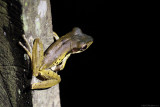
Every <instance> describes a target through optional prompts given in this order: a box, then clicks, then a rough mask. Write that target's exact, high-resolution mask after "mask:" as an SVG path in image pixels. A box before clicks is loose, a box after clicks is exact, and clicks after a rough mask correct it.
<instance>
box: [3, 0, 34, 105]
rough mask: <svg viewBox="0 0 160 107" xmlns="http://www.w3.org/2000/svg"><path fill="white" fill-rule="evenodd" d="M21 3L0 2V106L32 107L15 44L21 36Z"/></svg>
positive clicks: (20, 52) (23, 63)
mask: <svg viewBox="0 0 160 107" xmlns="http://www.w3.org/2000/svg"><path fill="white" fill-rule="evenodd" d="M21 8H22V7H21V4H20V3H19V2H18V1H12V0H8V1H7V0H4V1H2V0H0V20H1V21H0V107H23V106H24V107H31V106H32V99H31V91H29V90H27V86H29V84H30V80H31V79H29V74H30V73H31V72H29V71H28V68H27V63H26V61H25V60H24V54H23V53H24V51H23V50H22V49H21V48H20V46H19V45H18V41H19V40H20V38H21V35H22V34H23V23H22V21H21V18H20V17H21V14H22V10H21Z"/></svg>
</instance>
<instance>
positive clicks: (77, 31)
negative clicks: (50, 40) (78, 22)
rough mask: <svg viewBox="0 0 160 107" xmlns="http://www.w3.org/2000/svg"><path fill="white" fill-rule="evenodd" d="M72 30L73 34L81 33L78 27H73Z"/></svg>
mask: <svg viewBox="0 0 160 107" xmlns="http://www.w3.org/2000/svg"><path fill="white" fill-rule="evenodd" d="M72 32H73V34H74V35H81V34H82V31H81V29H80V28H78V27H74V28H73V30H72Z"/></svg>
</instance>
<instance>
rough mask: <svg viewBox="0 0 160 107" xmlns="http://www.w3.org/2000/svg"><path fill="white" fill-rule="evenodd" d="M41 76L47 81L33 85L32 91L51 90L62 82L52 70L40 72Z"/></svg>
mask: <svg viewBox="0 0 160 107" xmlns="http://www.w3.org/2000/svg"><path fill="white" fill-rule="evenodd" d="M39 76H41V77H42V78H44V79H46V80H45V81H41V82H38V83H34V84H32V87H31V88H32V89H44V88H49V87H52V86H54V85H56V84H58V83H59V82H60V81H61V78H60V76H59V75H58V74H57V73H55V72H53V71H51V70H43V71H41V72H39Z"/></svg>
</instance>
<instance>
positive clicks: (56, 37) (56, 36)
mask: <svg viewBox="0 0 160 107" xmlns="http://www.w3.org/2000/svg"><path fill="white" fill-rule="evenodd" d="M53 37H54V38H55V39H56V40H58V39H59V36H58V35H57V33H56V32H53Z"/></svg>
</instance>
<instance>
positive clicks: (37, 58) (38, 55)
mask: <svg viewBox="0 0 160 107" xmlns="http://www.w3.org/2000/svg"><path fill="white" fill-rule="evenodd" d="M43 53H44V52H43V44H42V42H41V41H40V39H39V38H37V39H35V41H34V44H33V49H32V69H33V75H34V76H37V75H38V71H39V68H40V66H41V64H42V60H43V58H44V54H43Z"/></svg>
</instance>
